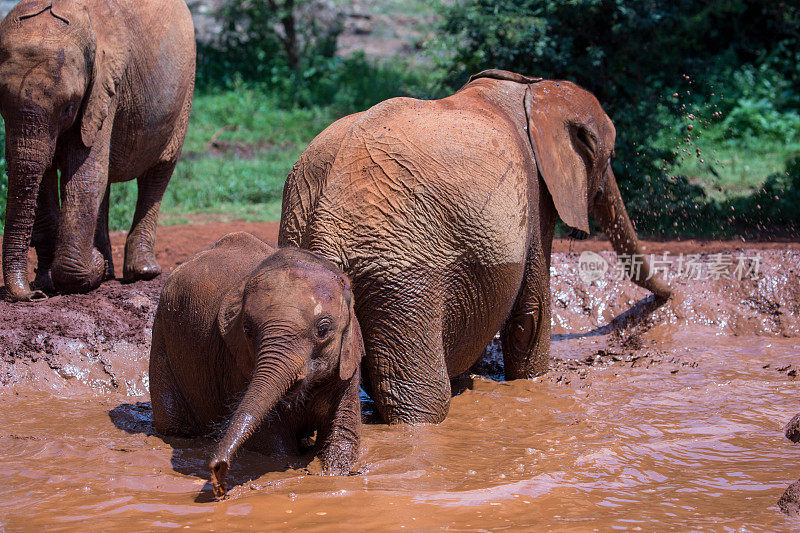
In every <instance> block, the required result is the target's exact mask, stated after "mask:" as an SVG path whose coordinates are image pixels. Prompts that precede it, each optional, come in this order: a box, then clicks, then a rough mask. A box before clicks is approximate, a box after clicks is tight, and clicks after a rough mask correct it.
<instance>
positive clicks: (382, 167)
mask: <svg viewBox="0 0 800 533" xmlns="http://www.w3.org/2000/svg"><path fill="white" fill-rule="evenodd" d="M614 137H615V130H614V126H613V125H612V123H611V120H610V119H609V118H608V116H607V115H606V114H605V113H604V112H603V109H602V108H601V106H600V104H599V103H598V102H597V99H596V98H595V97H594V96H593V95H592V94H590V93H589V92H587V91H585V90H583V89H581V88H580V87H578V86H577V85H575V84H574V83H570V82H566V81H549V80H541V79H537V78H529V77H526V76H522V75H519V74H514V73H511V72H505V71H497V70H490V71H485V72H482V73H480V74H478V75H476V76H473V77H472V78H471V80H470V82H469V83H467V85H466V86H464V87H463V88H462V89H461V90H460V91H458V92H457V93H456V94H454V95H453V96H450V97H447V98H444V99H442V100H435V101H422V100H415V99H410V98H394V99H391V100H387V101H385V102H383V103H380V104H378V105H376V106H375V107H373V108H371V109H369V110H368V111H365V112H363V113H358V114H355V115H351V116H348V117H345V118H343V119H341V120H339V121H338V122H336V123H334V124H333V125H332V126H330V127H329V128H328V129H326V130H325V131H323V132H322V133H321V134H320V135H319V136H318V137H317V138H316V139H315V140H314V141H313V142H312V143H311V145H310V146H309V147H308V148H307V150H306V151H305V152H304V153H303V155H302V156H301V157H300V159H299V160H298V162H297V163H296V164H295V166H294V168H293V169H292V171H291V173H290V174H289V177H288V179H287V181H286V185H285V187H284V192H283V213H282V217H281V226H280V234H279V244H281V245H287V244H292V245H296V246H300V247H303V248H307V249H309V250H312V251H314V252H316V253H318V254H320V255H322V256H323V257H326V258H328V259H329V260H331V261H332V262H334V263H335V264H337V265H339V266H340V267H341V268H342V269H343V270H344V271H345V273H347V274H348V276H349V277H350V279H351V281H352V283H353V290H354V294H355V298H356V305H357V308H356V314H357V315H358V318H359V322H360V324H361V328H362V331H363V333H364V340H365V349H366V357H365V364H364V367H365V368H364V371H365V373H366V377H365V380H366V381H367V383H366V385H367V386H368V387H369V388H370V389H371V391H372V393H373V396H374V399H375V402H376V404H377V406H378V410H379V412H380V413H381V416H382V417H383V418H384V420H386V421H388V422H390V423H394V422H439V421H441V420H443V419H444V417H445V416H446V415H447V411H448V407H449V402H450V397H451V390H450V378H451V377H454V376H457V375H459V374H461V373H462V372H464V371H466V370H467V369H468V368H469V367H470V365H472V364H473V363H474V362H475V361H476V360H477V359H478V358H479V357H480V356H481V354H482V353H483V350H484V349H485V347H486V345H487V344H488V342H489V341H490V340H491V339H492V337H493V336H494V334H495V333H496V332H497V331H498V330H501V336H502V343H503V351H504V363H505V373H506V377H507V378H508V379H516V378H526V377H531V376H535V375H537V374H541V373H542V372H544V371H545V370H546V369H547V359H548V352H549V345H550V306H551V301H550V280H549V266H550V248H551V243H552V239H553V230H554V225H555V221H556V215H557V214H558V216H560V217H561V219H562V220H563V221H564V223H566V224H567V225H568V226H570V227H572V228H574V229H575V230H578V231H579V232H581V233H588V232H589V219H588V216H589V213H592V214H593V216H594V218H595V220H597V222H598V223H599V224H600V226H601V227H602V228H603V229H604V230H605V232H606V234H607V235H608V236H609V238H610V239H611V242H612V244H613V246H614V249H615V250H616V251H617V252H618V253H620V254H623V253H624V254H638V253H641V251H642V250H641V248H640V246H639V243H638V240H637V238H636V234H635V232H634V229H633V227H632V225H631V222H630V220H629V219H628V215H627V214H626V211H625V206H624V205H623V203H622V198H621V197H620V193H619V189H618V188H617V183H616V181H615V179H614V175H613V172H612V170H611V165H610V160H611V158H612V157H613V153H614ZM633 281H634V282H636V283H637V284H639V285H640V286H642V287H645V288H647V289H649V290H651V291H652V292H654V293H655V294H656V295H657V296H659V297H661V298H666V297H668V296H669V295H670V290H669V288H668V287H667V286H666V285H664V284H663V283H662V282H661V281H659V280H658V279H656V278H651V277H650V267H649V265H648V264H647V263H646V262H645V264H644V265H641V268H640V269H639V270H638V271H636V272H633Z"/></svg>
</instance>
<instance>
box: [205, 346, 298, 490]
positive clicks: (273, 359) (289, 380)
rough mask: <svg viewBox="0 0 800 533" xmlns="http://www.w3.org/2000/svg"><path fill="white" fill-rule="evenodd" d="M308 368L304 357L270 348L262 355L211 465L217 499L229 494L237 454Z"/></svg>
mask: <svg viewBox="0 0 800 533" xmlns="http://www.w3.org/2000/svg"><path fill="white" fill-rule="evenodd" d="M304 367H305V361H304V359H303V358H302V357H299V356H292V355H290V354H286V353H285V352H284V353H280V352H276V351H275V350H273V349H270V348H266V349H263V350H261V351H260V355H259V357H258V359H257V363H256V369H255V371H254V372H253V379H252V381H251V382H250V385H249V386H248V387H247V392H245V395H244V397H243V398H242V401H241V402H240V403H239V406H238V407H237V408H236V412H235V413H234V414H233V417H232V418H231V421H230V423H229V424H228V428H227V429H226V430H225V434H224V435H223V437H222V440H220V441H219V443H218V444H217V448H216V451H215V452H214V455H213V456H212V457H211V460H210V461H209V462H208V468H209V470H210V471H211V484H212V486H213V489H214V496H215V497H217V498H220V497H222V496H223V495H224V494H225V490H226V489H225V475H226V474H227V472H228V469H229V468H230V464H231V460H232V459H233V457H234V456H235V455H236V452H237V451H238V450H239V448H240V447H241V446H242V444H244V443H245V441H247V439H248V438H249V437H250V435H252V434H253V432H254V431H256V429H258V427H259V426H260V425H261V423H262V422H263V421H264V418H266V416H267V415H268V414H269V413H270V411H272V410H273V409H274V408H275V405H276V404H277V403H278V401H280V399H281V398H282V397H283V395H284V394H286V392H287V391H288V390H289V388H291V386H292V385H294V384H295V383H296V382H297V381H298V379H299V378H300V376H301V374H302V370H303V368H304Z"/></svg>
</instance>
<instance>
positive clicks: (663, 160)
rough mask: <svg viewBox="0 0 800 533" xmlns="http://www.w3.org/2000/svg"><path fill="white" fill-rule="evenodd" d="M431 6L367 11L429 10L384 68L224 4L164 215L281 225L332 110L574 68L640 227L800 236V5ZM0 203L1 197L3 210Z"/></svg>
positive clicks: (277, 20) (265, 15) (757, 0)
mask: <svg viewBox="0 0 800 533" xmlns="http://www.w3.org/2000/svg"><path fill="white" fill-rule="evenodd" d="M437 4H438V5H437V6H436V7H432V6H431V4H430V3H426V2H422V1H421V0H414V1H413V2H411V3H408V2H401V1H400V0H380V1H378V2H376V3H375V5H372V6H371V9H372V11H373V13H374V14H376V15H380V16H382V17H389V18H388V19H385V20H384V19H381V20H382V21H381V23H380V25H379V26H378V27H377V29H375V31H376V32H378V34H379V33H380V32H383V31H388V30H386V28H384V26H386V25H387V24H389V23H388V22H387V21H392V20H394V19H392V18H391V17H398V20H403V21H406V20H408V19H407V18H404V17H407V16H408V15H409V14H413V15H414V16H415V17H417V18H416V19H415V20H420V21H423V22H420V23H418V24H415V27H414V28H413V30H414V31H417V30H419V31H421V32H422V33H427V32H428V30H429V28H430V26H429V25H430V24H436V22H435V21H436V17H437V13H438V17H439V21H440V22H439V23H438V24H439V27H438V29H437V31H436V37H435V38H433V39H431V40H429V41H428V42H426V43H424V46H423V48H424V50H423V51H422V52H421V53H420V54H419V55H418V57H414V58H405V59H399V58H394V59H384V60H380V61H379V60H375V59H372V58H367V57H366V56H365V55H364V54H363V53H355V54H352V55H350V56H348V57H341V56H338V55H337V54H336V38H337V36H338V35H339V33H340V32H341V31H342V28H343V25H342V21H343V19H342V17H341V16H339V15H337V14H336V13H333V14H332V16H331V14H330V13H329V14H327V15H326V17H327V18H325V19H324V20H323V19H322V18H321V15H320V14H319V13H316V12H315V11H314V8H313V5H312V4H310V3H309V2H308V1H307V0H267V1H266V2H255V1H252V0H232V1H230V2H226V3H225V4H224V7H223V8H222V9H221V11H220V12H219V13H218V18H219V21H220V24H221V27H222V29H223V31H222V32H221V33H220V35H219V36H218V38H217V39H216V40H215V41H214V42H211V43H206V44H201V45H200V46H199V50H198V83H197V91H196V96H195V105H194V110H193V114H192V119H191V123H190V126H189V134H188V137H187V141H186V145H185V147H184V157H183V159H182V160H181V162H180V163H179V165H178V168H177V170H176V172H175V175H174V177H173V179H172V182H171V184H170V187H169V188H168V189H167V193H166V196H165V198H164V202H163V206H162V219H161V220H162V223H167V224H170V223H178V222H186V221H194V220H197V219H198V217H197V216H195V215H197V214H215V213H216V214H218V213H225V214H226V216H227V217H228V218H247V219H253V220H275V219H277V218H278V216H279V214H280V198H281V190H282V186H283V181H284V179H285V177H286V174H287V173H288V171H289V169H290V168H291V166H292V164H293V163H294V161H295V160H296V158H297V157H298V156H299V155H300V153H301V152H302V150H303V149H304V148H305V146H306V145H307V144H308V142H310V141H311V139H312V138H313V137H314V136H315V135H316V134H317V133H319V132H320V131H321V130H322V129H324V128H325V127H326V126H327V125H328V124H330V123H331V122H333V121H334V120H335V119H337V118H339V117H341V116H343V115H345V114H348V113H352V112H355V111H360V110H363V109H366V108H368V107H369V106H371V105H373V104H374V103H377V102H379V101H381V100H384V99H386V98H390V97H392V96H399V95H406V96H414V97H419V98H436V97H440V96H442V95H444V94H448V93H451V92H452V91H453V90H455V89H457V88H458V87H460V86H461V84H462V83H463V82H464V81H465V80H466V78H467V76H468V75H470V74H472V73H474V72H477V71H479V70H482V69H485V68H505V69H508V70H515V71H518V72H522V73H525V74H530V75H539V76H544V77H552V78H563V79H571V80H574V81H576V82H578V83H580V84H581V85H583V86H585V87H587V88H588V89H590V90H591V91H593V92H594V93H595V94H596V95H597V96H598V98H599V100H600V101H601V103H602V104H603V105H604V107H605V109H606V110H607V112H608V113H609V115H610V116H611V117H612V119H613V120H614V123H615V125H616V127H617V133H618V138H617V154H618V157H617V160H616V162H615V173H616V174H617V177H618V179H619V181H620V185H621V188H622V191H623V194H624V196H625V198H626V203H627V206H628V208H629V211H630V213H631V216H632V218H633V219H634V220H635V221H636V223H637V227H638V229H639V231H640V233H642V234H645V235H648V236H651V237H653V236H655V237H657V236H664V237H669V236H675V235H696V236H717V237H723V236H732V235H751V236H762V237H763V236H769V235H797V234H798V231H800V209H797V206H798V205H800V203H799V202H798V197H800V89H798V87H800V46H799V45H798V44H799V43H800V36H799V33H798V32H799V31H800V30H798V28H800V7H799V6H798V5H796V3H792V2H783V1H778V2H772V1H767V0H731V1H728V2H723V3H719V2H711V1H710V0H682V1H680V2H672V3H663V2H662V3H654V2H652V1H651V0H615V1H613V2H612V1H610V0H574V1H571V2H559V1H556V0H462V1H459V2H450V1H446V2H440V3H437ZM755 21H757V22H755ZM416 26H419V28H417V27H416ZM392 31H394V30H392ZM393 35H394V34H393ZM415 35H418V34H415ZM373 37H377V38H380V35H377V34H376V35H375V36H373ZM0 140H1V138H0ZM3 164H4V162H3V160H2V147H0V166H2V165H3ZM0 175H2V177H0V196H2V197H5V195H6V191H5V188H6V181H5V175H4V173H2V174H0ZM112 194H113V201H112V211H111V224H112V227H113V228H114V229H127V227H128V225H129V223H130V219H131V216H132V212H133V208H134V203H135V196H136V185H135V184H134V183H128V184H118V185H114V186H113V187H112ZM4 209H5V203H4V202H3V204H2V206H0V215H1V216H3V217H4V212H3V211H2V210H4ZM200 218H203V217H200ZM0 228H1V226H0Z"/></svg>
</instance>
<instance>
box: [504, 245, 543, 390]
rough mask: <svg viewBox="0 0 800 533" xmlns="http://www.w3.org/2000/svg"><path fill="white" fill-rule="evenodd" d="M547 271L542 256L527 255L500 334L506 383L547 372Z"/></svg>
mask: <svg viewBox="0 0 800 533" xmlns="http://www.w3.org/2000/svg"><path fill="white" fill-rule="evenodd" d="M549 270H550V267H549V265H548V262H547V261H546V260H545V258H544V257H543V256H542V254H530V256H529V258H528V260H527V262H526V265H525V275H524V278H523V280H522V287H521V288H520V291H519V294H518V295H517V299H516V301H515V302H514V307H513V308H512V310H511V315H510V316H509V317H508V320H507V321H506V324H505V325H504V326H503V329H502V331H501V332H500V341H501V343H502V346H503V365H504V367H505V375H506V379H524V378H531V377H534V376H538V375H541V374H543V373H545V372H546V371H547V365H548V360H549V354H550V272H549Z"/></svg>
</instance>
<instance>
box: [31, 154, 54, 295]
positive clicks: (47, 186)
mask: <svg viewBox="0 0 800 533" xmlns="http://www.w3.org/2000/svg"><path fill="white" fill-rule="evenodd" d="M59 211H60V206H59V200H58V171H57V170H56V168H55V167H54V166H53V167H50V168H48V169H47V171H46V172H45V173H44V176H43V179H42V185H41V187H39V198H38V200H37V205H36V219H35V222H34V224H33V234H32V236H31V245H32V246H33V247H34V248H35V249H36V259H37V265H36V279H35V280H34V282H33V286H34V288H36V289H39V290H42V291H45V292H52V291H53V290H54V287H53V280H52V279H51V277H50V267H51V266H52V264H53V259H54V258H55V254H56V239H57V238H58V217H59Z"/></svg>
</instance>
